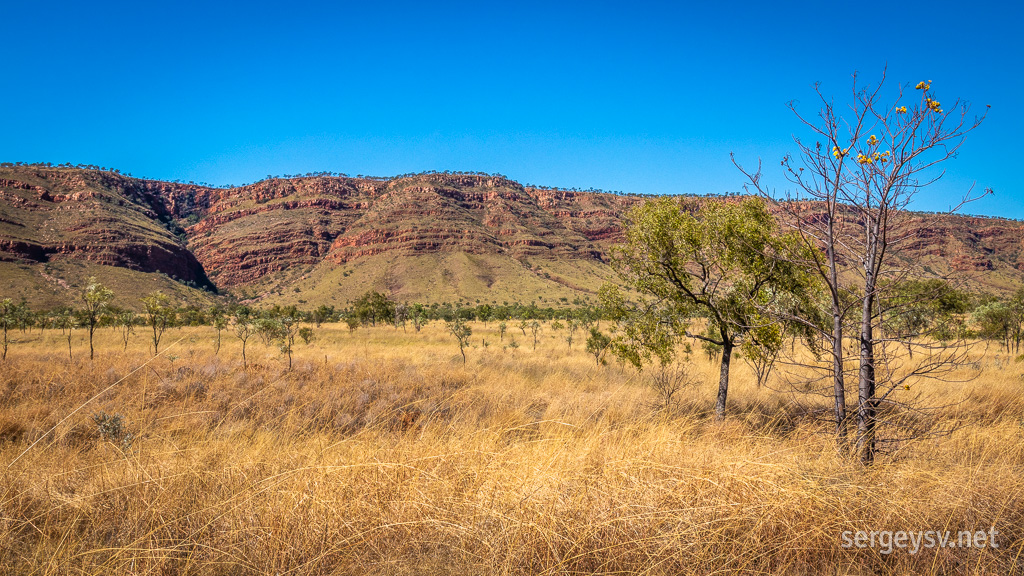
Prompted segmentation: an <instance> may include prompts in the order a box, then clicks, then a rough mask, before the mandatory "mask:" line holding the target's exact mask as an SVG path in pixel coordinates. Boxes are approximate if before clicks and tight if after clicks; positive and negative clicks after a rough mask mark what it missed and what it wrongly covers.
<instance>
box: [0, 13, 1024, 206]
mask: <svg viewBox="0 0 1024 576" xmlns="http://www.w3.org/2000/svg"><path fill="white" fill-rule="evenodd" d="M215 4H217V3H207V2H188V1H186V2H161V1H155V2H131V3H112V2H102V1H101V2H95V3H93V2H74V3H71V2H45V1H40V2H13V1H12V2H7V3H6V5H4V6H3V7H2V10H0V14H2V19H3V22H4V24H3V29H4V37H3V39H2V41H0V61H2V62H3V70H4V73H3V76H2V78H3V82H2V85H0V110H3V119H4V122H3V124H4V129H3V132H2V134H3V136H2V138H0V160H2V161H27V162H33V161H49V162H54V163H59V162H72V163H86V164H97V165H102V166H109V167H116V168H119V169H121V170H123V171H125V172H131V173H132V174H134V175H136V176H145V177H150V178H159V179H168V180H170V179H176V178H177V179H182V180H186V181H187V180H195V181H204V182H210V183H213V184H241V183H244V182H252V181H254V180H257V179H260V178H262V177H264V176H265V175H267V174H274V175H277V174H286V173H287V174H295V173H305V172H310V171H335V172H346V173H349V174H353V175H354V174H372V175H380V176H388V175H394V174H398V173H404V172H418V171H422V170H472V171H476V170H480V171H485V172H500V173H502V174H506V175H508V176H510V177H511V178H514V179H516V180H518V181H520V182H523V183H534V184H545V185H552V186H564V187H580V188H589V187H595V188H603V189H606V190H622V191H627V192H641V193H698V194H700V193H707V192H713V193H718V192H726V191H738V190H739V189H740V187H741V185H742V183H743V178H742V176H741V175H740V174H739V173H738V172H737V171H736V170H735V168H734V167H733V166H732V165H731V163H730V161H729V152H730V151H735V152H736V153H737V156H738V157H739V158H740V159H741V160H742V161H743V162H744V163H746V164H754V163H756V159H757V157H759V156H760V157H763V158H764V159H765V162H766V167H767V171H768V176H769V177H772V178H773V181H776V182H777V184H778V186H780V187H782V186H783V185H784V184H785V183H784V182H783V181H781V179H779V178H777V176H778V172H777V166H778V160H779V158H780V157H781V156H782V154H783V153H785V152H787V151H791V150H792V149H793V146H792V145H791V137H792V135H793V134H794V133H795V132H797V131H798V130H799V127H798V124H797V123H796V121H795V119H794V118H793V116H792V114H791V113H790V112H789V111H788V110H787V109H786V108H785V103H786V102H787V101H789V100H792V99H797V100H801V101H803V102H806V106H807V107H808V109H809V107H811V106H813V104H814V94H813V92H812V90H811V85H812V84H813V83H814V82H815V81H821V82H822V83H823V87H824V89H825V91H827V92H830V93H834V94H836V95H842V94H845V93H846V92H848V90H849V86H850V74H851V73H852V72H853V71H855V70H856V71H859V72H860V73H861V75H862V76H863V77H864V78H865V79H869V80H875V79H877V78H878V76H879V75H880V73H881V70H882V68H883V66H885V65H886V64H888V67H889V77H890V78H891V79H898V80H900V81H908V82H916V81H918V80H922V79H931V80H934V82H935V89H936V90H937V94H938V96H939V98H940V100H942V101H943V102H944V103H945V102H950V101H952V100H953V99H954V98H955V97H957V96H960V97H963V98H966V99H967V100H969V101H971V102H972V103H973V104H974V105H975V109H976V110H978V111H979V112H980V111H982V110H984V107H985V105H986V104H990V105H991V106H992V109H991V113H990V114H989V118H988V120H987V121H986V122H985V124H984V125H983V126H982V127H981V128H980V129H979V130H977V131H976V132H975V133H974V134H973V135H972V136H971V137H970V138H969V140H968V142H967V144H966V145H965V147H964V149H963V152H962V154H961V156H960V158H959V159H957V160H956V161H954V162H953V163H951V164H949V165H948V174H947V177H946V179H945V180H944V181H943V182H942V183H941V184H939V185H937V186H935V187H934V188H933V189H932V190H930V191H928V192H926V193H925V194H924V197H923V198H922V201H921V203H919V204H918V207H919V208H920V209H943V208H945V207H946V206H947V205H948V204H949V203H950V201H952V199H953V198H955V197H959V195H960V194H961V193H962V192H963V191H964V190H966V188H967V187H969V186H970V184H971V183H972V182H977V185H978V187H979V188H986V187H991V188H994V189H995V191H996V195H995V196H994V197H991V198H988V199H985V200H983V201H981V202H978V203H976V204H973V205H971V206H970V207H969V208H968V210H967V211H969V212H973V213H982V214H993V215H1004V216H1010V217H1017V218H1024V189H1022V188H1021V186H1020V174H1019V172H1018V170H1017V167H1018V165H1019V164H1020V163H1019V156H1018V154H1019V153H1020V146H1019V143H1018V138H1019V136H1020V134H1021V133H1022V132H1024V121H1022V118H1024V115H1022V112H1021V103H1020V101H1021V97H1022V94H1024V89H1022V88H1024V86H1022V84H1024V81H1022V78H1021V76H1022V75H1021V62H1022V61H1024V49H1022V44H1021V42H1020V40H1019V33H1020V31H1019V28H1020V26H1021V24H1022V23H1024V8H1022V7H1021V4H1020V3H1017V2H1009V1H1006V2H1002V3H987V2H984V1H973V2H955V3H954V2H928V3H916V4H906V3H902V4H901V3H891V2H878V3H861V4H856V3H845V2H807V3H803V4H801V3H785V2H736V3H725V2H701V3H692V5H688V4H690V3H685V2H680V3H668V2H666V3H651V2H642V1H630V2H621V3H604V2H586V3H582V2H581V3H561V4H558V3H546V2H545V3H529V2H515V3H498V2H466V3H448V2H366V1H361V2H351V3H348V2H338V3H326V2H325V3H313V2H304V1H302V0H293V1H291V2H282V3H267V2H260V1H254V2H237V3H219V5H215Z"/></svg>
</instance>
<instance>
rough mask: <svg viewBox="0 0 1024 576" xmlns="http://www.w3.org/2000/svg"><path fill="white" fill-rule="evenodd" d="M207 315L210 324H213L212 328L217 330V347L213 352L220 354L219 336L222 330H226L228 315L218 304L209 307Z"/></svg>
mask: <svg viewBox="0 0 1024 576" xmlns="http://www.w3.org/2000/svg"><path fill="white" fill-rule="evenodd" d="M207 316H208V317H209V318H210V325H211V326H213V329H214V330H216V331H217V347H216V350H215V351H214V354H216V355H217V356H220V336H221V333H222V332H224V330H227V327H228V317H227V315H226V314H225V313H224V309H223V308H221V307H220V306H214V307H212V308H210V311H209V313H208V314H207Z"/></svg>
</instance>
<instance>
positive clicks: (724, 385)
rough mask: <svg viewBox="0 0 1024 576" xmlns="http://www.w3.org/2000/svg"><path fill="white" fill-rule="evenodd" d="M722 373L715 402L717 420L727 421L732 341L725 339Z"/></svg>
mask: <svg viewBox="0 0 1024 576" xmlns="http://www.w3.org/2000/svg"><path fill="white" fill-rule="evenodd" d="M723 342H724V343H723V344H722V371H721V373H720V375H719V377H718V400H717V401H716V402H715V419H716V420H724V419H725V400H726V397H727V396H728V395H729V363H730V362H731V361H732V348H733V344H732V341H731V340H729V339H728V338H725V339H723Z"/></svg>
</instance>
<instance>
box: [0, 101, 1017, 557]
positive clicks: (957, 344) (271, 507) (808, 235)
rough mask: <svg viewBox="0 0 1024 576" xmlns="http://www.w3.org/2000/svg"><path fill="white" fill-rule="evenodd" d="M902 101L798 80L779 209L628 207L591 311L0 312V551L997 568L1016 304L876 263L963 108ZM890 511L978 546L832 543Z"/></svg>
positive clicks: (389, 307) (755, 202)
mask: <svg viewBox="0 0 1024 576" xmlns="http://www.w3.org/2000/svg"><path fill="white" fill-rule="evenodd" d="M914 89H916V90H917V91H919V94H920V96H921V98H920V102H919V103H918V104H916V105H911V106H910V107H908V106H907V105H904V104H901V98H903V94H902V92H900V94H899V96H898V98H896V99H895V100H894V101H892V102H889V103H884V102H888V101H886V100H884V98H882V96H881V94H882V92H881V91H880V89H868V90H861V91H859V92H855V104H854V106H853V108H852V109H853V112H854V114H853V116H854V119H855V121H854V122H852V123H850V122H843V121H841V119H840V117H839V116H838V114H837V113H836V112H835V109H834V108H833V107H832V104H831V102H830V101H829V100H826V99H823V102H824V107H823V109H822V111H821V113H820V114H819V115H818V116H817V117H816V118H817V120H813V121H811V120H809V121H807V125H808V126H809V127H811V128H812V131H813V132H814V133H815V134H816V137H818V138H819V139H820V140H819V141H818V142H816V143H815V144H813V145H812V144H804V143H802V142H800V141H799V140H798V141H797V144H798V146H799V148H800V151H801V152H800V154H801V155H800V156H799V157H798V158H797V159H794V158H788V157H787V158H786V159H784V160H783V161H782V167H783V169H784V170H785V171H786V173H787V174H788V177H789V178H790V180H791V182H793V183H794V184H795V185H796V186H797V188H798V189H799V190H802V191H803V192H804V193H805V197H804V198H796V199H793V198H788V199H786V200H787V201H788V203H786V204H780V203H779V202H778V201H779V198H777V197H775V196H774V195H773V194H772V193H770V192H769V191H768V190H767V188H766V187H765V186H764V185H763V183H762V180H761V173H760V170H757V171H753V172H747V175H748V177H749V179H750V181H751V185H752V187H753V189H754V191H755V192H756V194H755V195H752V197H750V198H744V199H737V198H731V199H727V200H724V201H720V202H719V201H704V202H702V203H700V204H699V205H691V204H690V200H688V199H686V198H672V199H664V200H657V201H651V202H647V203H645V204H643V205H640V206H638V207H637V208H636V209H635V210H634V211H633V212H632V213H631V214H630V218H629V224H628V226H627V230H626V238H625V240H624V242H623V244H622V245H621V246H619V248H618V249H617V250H616V251H615V252H614V253H613V255H612V266H613V268H614V269H615V271H616V272H617V274H618V282H617V283H609V284H608V285H606V286H605V287H603V288H602V289H601V291H600V304H599V305H592V306H591V305H587V304H585V303H584V302H579V301H577V302H576V303H575V305H569V304H570V303H569V302H565V303H564V304H565V305H564V306H561V307H557V308H556V307H550V308H540V307H538V306H537V305H536V304H525V305H524V304H519V303H508V302H505V303H503V304H502V305H498V304H497V303H492V304H481V303H476V304H471V303H468V302H457V303H454V304H432V305H429V306H427V305H422V304H414V303H412V304H411V303H404V302H395V301H393V300H392V299H391V298H389V297H388V295H386V294H382V293H377V292H373V291H370V292H367V293H366V294H364V295H363V296H361V297H360V298H358V299H356V300H354V301H352V302H349V303H348V305H347V306H346V307H344V308H342V309H336V308H333V307H330V306H321V307H319V308H317V309H315V310H300V309H298V308H297V307H295V306H285V307H282V306H275V307H273V308H262V309H261V308H255V307H250V306H245V305H240V304H237V303H235V304H230V305H227V304H222V305H215V306H209V307H195V306H184V307H182V306H179V305H178V304H177V303H176V302H175V301H174V300H173V298H171V297H169V296H167V295H165V294H163V293H161V292H154V293H152V294H149V295H148V296H146V297H145V298H143V299H141V300H140V301H139V302H138V303H134V302H122V301H119V300H118V298H117V295H116V293H114V292H113V291H112V290H110V289H108V288H106V287H104V286H103V285H102V284H100V283H99V282H96V281H95V280H94V279H91V280H90V281H89V282H87V283H86V287H85V288H84V289H83V290H82V294H81V301H80V303H79V305H78V306H76V307H67V308H59V309H51V310H32V309H30V308H29V307H28V306H27V305H25V304H23V303H16V302H14V301H12V300H10V299H6V300H2V301H0V328H2V331H3V333H2V336H3V341H2V343H3V358H2V364H0V366H2V372H0V386H3V390H4V394H3V396H2V406H0V407H2V412H0V467H2V469H3V470H4V474H3V477H2V478H0V494H2V496H0V520H2V521H0V565H3V566H4V567H6V569H7V570H9V571H10V572H12V573H33V574H34V573H40V574H44V573H46V574H48V573H131V574H348V573H352V574H356V573H359V574H366V573H398V574H403V573H408V574H419V573H433V572H441V573H454V574H584V573H586V574H611V573H617V574H623V573H643V574H680V573H695V574H704V573H748V574H820V573H829V574H831V573H836V574H897V573H898V574H953V573H958V574H959V573H964V574H1009V573H1017V572H1019V571H1020V570H1021V568H1022V558H1024V505H1022V503H1021V498H1022V494H1024V479H1022V478H1024V477H1022V475H1021V471H1022V470H1024V443H1022V442H1021V440H1022V435H1024V399H1022V395H1021V394H1020V392H1021V388H1022V386H1024V363H1022V362H1024V355H1020V350H1019V347H1020V342H1021V340H1022V339H1024V290H1020V291H1017V292H1016V293H1014V294H1012V295H1007V294H1003V295H983V294H972V293H968V292H966V291H964V290H962V289H960V287H959V286H958V285H957V283H956V282H955V280H951V279H942V278H924V277H922V276H921V275H920V274H918V273H917V272H918V271H916V270H915V269H914V267H913V264H912V263H907V262H906V261H904V260H900V259H899V255H900V249H901V247H902V246H903V245H904V244H905V243H906V241H907V240H908V239H909V238H911V235H909V234H908V232H907V231H906V229H904V228H902V227H901V226H902V224H903V222H904V221H902V220H901V215H902V214H904V213H905V209H906V207H907V205H908V203H909V201H910V199H911V197H912V196H913V194H915V193H916V192H917V191H918V190H920V189H921V183H920V181H919V180H918V178H917V177H916V174H917V173H918V172H921V171H922V170H926V169H928V168H931V167H933V166H934V165H936V164H937V163H939V162H942V161H944V160H945V159H948V158H950V157H951V153H952V152H955V150H956V149H957V148H958V147H959V145H960V143H962V139H963V137H964V135H965V134H966V133H968V132H970V131H971V130H972V129H973V128H974V127H976V126H977V125H978V124H979V123H980V120H975V121H974V122H973V123H972V122H968V121H966V120H965V118H966V111H967V110H966V108H965V107H962V106H952V107H950V108H951V112H946V111H945V110H944V109H943V108H942V107H941V105H940V104H939V103H938V102H937V101H936V100H935V97H934V94H933V93H932V92H931V86H930V82H921V83H919V84H917V85H916V86H915V87H914ZM907 91H908V92H910V93H913V92H911V91H910V87H909V86H908V87H907ZM801 118H803V117H802V116H801ZM818 121H820V122H821V123H822V124H816V123H815V122H818ZM846 131H849V134H847V133H846ZM878 133H880V134H882V137H881V138H879V137H878V136H876V134H878ZM806 198H809V199H810V201H814V202H821V203H824V204H825V205H826V208H827V209H826V210H825V211H824V212H823V213H821V212H818V213H815V214H816V215H815V216H814V217H813V218H807V217H806V214H808V213H807V212H801V211H800V210H799V206H800V203H799V201H800V200H804V199H806ZM966 200H969V198H968V199H966ZM772 206H775V211H774V213H773V211H772V210H771V209H770V208H771V207H772ZM780 206H781V208H780ZM821 214H823V216H822V215H821ZM737 360H738V361H739V362H736V361H737ZM853 382H856V385H854V384H852V383H853ZM901 530H902V531H909V532H915V531H929V530H931V531H937V532H940V533H942V532H952V533H953V534H954V535H956V534H957V533H959V532H960V531H970V532H971V533H977V532H980V531H984V532H986V533H988V534H991V535H993V540H992V541H991V542H990V543H989V545H987V546H983V547H981V546H977V545H975V546H969V545H968V546H965V545H964V544H963V542H962V540H956V541H957V544H958V547H953V546H947V547H938V548H923V549H918V550H915V552H914V553H909V552H907V551H906V550H894V549H892V548H891V547H890V548H889V549H886V548H885V547H884V546H869V547H853V548H848V547H843V546H841V545H840V543H841V535H842V534H849V533H856V532H872V533H878V532H879V531H901ZM975 541H977V540H975Z"/></svg>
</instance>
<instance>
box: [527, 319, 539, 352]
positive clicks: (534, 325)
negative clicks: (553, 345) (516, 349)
mask: <svg viewBox="0 0 1024 576" xmlns="http://www.w3.org/2000/svg"><path fill="white" fill-rule="evenodd" d="M540 329H541V325H540V322H538V321H537V320H533V321H531V322H530V334H531V335H532V336H533V349H534V350H536V349H537V339H538V338H539V336H540Z"/></svg>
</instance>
